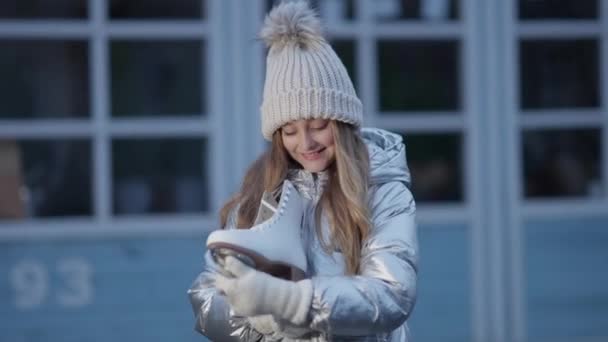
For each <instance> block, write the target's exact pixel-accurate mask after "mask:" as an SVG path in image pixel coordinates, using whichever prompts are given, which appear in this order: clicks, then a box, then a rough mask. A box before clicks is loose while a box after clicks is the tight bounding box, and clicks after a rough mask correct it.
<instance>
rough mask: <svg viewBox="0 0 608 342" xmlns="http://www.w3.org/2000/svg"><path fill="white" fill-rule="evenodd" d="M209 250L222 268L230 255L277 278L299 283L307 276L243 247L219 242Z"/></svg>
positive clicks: (302, 272)
mask: <svg viewBox="0 0 608 342" xmlns="http://www.w3.org/2000/svg"><path fill="white" fill-rule="evenodd" d="M207 248H209V250H210V251H211V256H212V257H213V260H215V262H216V263H217V264H218V265H220V266H221V267H222V268H224V265H225V259H226V257H227V256H229V255H230V256H234V257H236V258H237V259H239V260H241V261H242V262H243V263H245V264H247V265H249V266H251V267H253V268H255V269H256V270H258V271H261V272H264V273H268V274H270V275H272V276H274V277H277V278H281V279H287V280H294V281H298V280H302V279H304V277H305V276H306V274H305V273H304V271H303V270H301V269H299V268H297V267H295V266H293V265H289V264H286V263H283V262H280V261H275V262H273V261H271V260H268V259H267V258H265V257H264V256H262V255H260V254H258V253H256V252H254V251H251V250H248V249H245V248H243V247H241V246H236V245H231V244H228V243H221V242H217V243H212V244H210V245H209V246H207Z"/></svg>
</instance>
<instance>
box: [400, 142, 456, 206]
mask: <svg viewBox="0 0 608 342" xmlns="http://www.w3.org/2000/svg"><path fill="white" fill-rule="evenodd" d="M403 137H404V138H403V139H404V142H405V148H406V154H407V162H408V165H409V168H410V172H411V174H412V192H413V194H414V197H415V198H416V201H417V202H438V201H462V200H463V194H462V191H463V190H462V189H463V186H462V160H463V156H462V147H461V140H462V139H461V136H460V134H404V135H403Z"/></svg>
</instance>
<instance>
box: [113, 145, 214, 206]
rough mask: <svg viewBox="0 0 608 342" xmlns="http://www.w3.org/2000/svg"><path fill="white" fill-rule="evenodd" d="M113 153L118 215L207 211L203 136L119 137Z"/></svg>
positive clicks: (115, 197) (207, 199) (115, 204)
mask: <svg viewBox="0 0 608 342" xmlns="http://www.w3.org/2000/svg"><path fill="white" fill-rule="evenodd" d="M112 153H113V159H112V160H113V176H114V212H115V213H116V214H122V215H129V214H145V213H192V212H202V211H206V210H208V202H209V198H208V196H209V195H208V194H209V193H210V191H209V188H208V182H207V181H208V179H207V177H206V168H205V167H204V161H206V160H207V158H206V157H207V153H206V141H205V140H204V139H182V138H180V139H116V140H114V141H113V143H112Z"/></svg>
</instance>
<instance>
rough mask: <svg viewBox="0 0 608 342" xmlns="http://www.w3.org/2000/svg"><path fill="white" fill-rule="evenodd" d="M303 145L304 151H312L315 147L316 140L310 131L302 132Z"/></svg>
mask: <svg viewBox="0 0 608 342" xmlns="http://www.w3.org/2000/svg"><path fill="white" fill-rule="evenodd" d="M301 146H302V150H304V151H310V150H311V149H312V148H313V147H315V141H314V140H313V139H312V137H311V136H310V133H308V132H304V134H302V141H301Z"/></svg>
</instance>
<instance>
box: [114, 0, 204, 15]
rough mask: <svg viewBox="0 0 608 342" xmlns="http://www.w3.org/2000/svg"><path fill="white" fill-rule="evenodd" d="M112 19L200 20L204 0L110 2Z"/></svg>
mask: <svg viewBox="0 0 608 342" xmlns="http://www.w3.org/2000/svg"><path fill="white" fill-rule="evenodd" d="M108 5H109V7H110V10H109V15H110V18H111V19H200V18H204V17H205V13H204V10H205V1H204V0H173V1H165V0H139V1H132V0H110V1H109V4H108Z"/></svg>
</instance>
